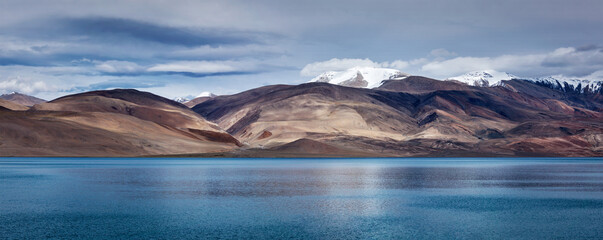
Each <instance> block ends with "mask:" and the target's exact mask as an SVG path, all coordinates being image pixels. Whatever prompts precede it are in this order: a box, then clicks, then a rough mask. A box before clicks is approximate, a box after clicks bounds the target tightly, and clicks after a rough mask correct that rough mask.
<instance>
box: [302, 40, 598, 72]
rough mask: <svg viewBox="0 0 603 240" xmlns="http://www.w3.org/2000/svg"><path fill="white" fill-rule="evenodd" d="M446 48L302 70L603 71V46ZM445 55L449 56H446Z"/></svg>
mask: <svg viewBox="0 0 603 240" xmlns="http://www.w3.org/2000/svg"><path fill="white" fill-rule="evenodd" d="M454 55H456V54H455V53H453V52H450V51H448V50H445V49H434V50H432V51H431V52H430V54H429V56H430V58H418V59H412V60H408V61H407V60H394V61H392V62H374V61H372V60H370V59H368V58H366V59H349V58H344V59H338V58H333V59H331V60H328V61H323V62H314V63H310V64H308V65H306V66H305V67H304V68H303V69H302V70H301V72H300V74H301V75H302V76H316V75H318V74H321V73H323V72H327V71H341V70H345V69H349V68H352V67H384V68H394V69H398V70H403V71H405V72H408V73H410V74H414V75H423V76H427V77H433V78H448V77H451V76H457V75H461V74H464V73H467V72H471V71H481V70H486V69H491V70H496V71H503V72H509V73H512V74H515V75H518V76H521V77H542V76H551V75H564V76H574V77H588V76H589V75H590V76H591V78H594V77H597V76H599V75H596V76H594V75H593V74H594V73H595V72H597V71H603V70H602V69H603V47H596V46H589V47H584V48H574V47H566V48H558V49H555V50H553V51H551V52H545V53H538V54H523V55H520V54H516V55H501V56H496V57H472V56H459V57H454V58H449V57H451V56H454ZM445 57H448V59H446V58H445Z"/></svg>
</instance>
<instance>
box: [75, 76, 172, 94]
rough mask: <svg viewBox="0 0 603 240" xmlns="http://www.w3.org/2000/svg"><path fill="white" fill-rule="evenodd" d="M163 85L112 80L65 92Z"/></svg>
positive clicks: (156, 82) (161, 85)
mask: <svg viewBox="0 0 603 240" xmlns="http://www.w3.org/2000/svg"><path fill="white" fill-rule="evenodd" d="M164 86H166V84H165V83H162V82H159V81H148V80H147V81H141V80H140V79H113V80H108V81H103V82H98V83H93V84H90V85H87V86H77V87H74V88H71V89H69V90H66V91H68V92H83V91H92V90H99V89H100V90H103V89H115V88H137V89H141V88H156V87H164Z"/></svg>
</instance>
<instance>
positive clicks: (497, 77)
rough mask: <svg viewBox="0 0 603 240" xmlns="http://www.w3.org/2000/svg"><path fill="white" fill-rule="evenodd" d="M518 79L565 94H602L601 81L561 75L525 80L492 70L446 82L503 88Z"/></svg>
mask: <svg viewBox="0 0 603 240" xmlns="http://www.w3.org/2000/svg"><path fill="white" fill-rule="evenodd" d="M513 79H518V80H524V81H530V82H533V83H536V84H538V85H541V86H545V87H548V88H552V89H556V90H560V91H562V92H566V93H586V94H592V93H599V94H601V93H603V88H602V87H601V86H603V80H602V79H580V78H569V77H564V76H561V75H557V76H547V77H537V78H526V77H519V76H515V75H513V74H510V73H506V72H498V71H494V70H485V71H476V72H469V73H466V74H463V75H460V76H456V77H450V78H447V79H446V80H449V81H458V82H461V83H465V84H468V85H470V86H477V87H495V86H503V85H504V82H505V81H509V80H513Z"/></svg>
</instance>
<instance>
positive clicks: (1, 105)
mask: <svg viewBox="0 0 603 240" xmlns="http://www.w3.org/2000/svg"><path fill="white" fill-rule="evenodd" d="M3 109H4V110H12V111H25V110H27V109H29V107H27V106H24V105H21V104H18V103H16V102H13V101H8V100H4V99H2V98H0V110H3Z"/></svg>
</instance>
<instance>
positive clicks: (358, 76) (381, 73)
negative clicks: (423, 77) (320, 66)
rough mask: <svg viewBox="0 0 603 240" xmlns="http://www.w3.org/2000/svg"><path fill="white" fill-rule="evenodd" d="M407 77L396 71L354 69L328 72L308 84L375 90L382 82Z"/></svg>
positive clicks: (366, 68)
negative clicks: (317, 83)
mask: <svg viewBox="0 0 603 240" xmlns="http://www.w3.org/2000/svg"><path fill="white" fill-rule="evenodd" d="M407 76H409V75H408V74H406V73H402V72H400V71H399V70H396V69H389V68H373V67H354V68H350V69H348V70H345V71H330V72H325V73H323V74H320V75H318V76H317V77H315V78H313V79H312V80H310V82H326V83H330V84H336V85H341V86H346V87H357V88H375V87H379V86H381V82H382V81H383V80H391V79H403V78H405V77H407Z"/></svg>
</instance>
